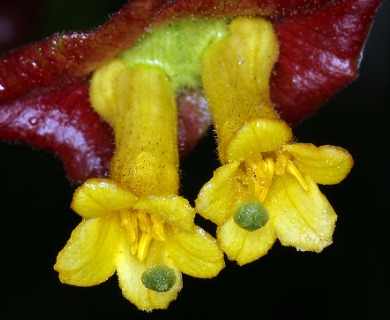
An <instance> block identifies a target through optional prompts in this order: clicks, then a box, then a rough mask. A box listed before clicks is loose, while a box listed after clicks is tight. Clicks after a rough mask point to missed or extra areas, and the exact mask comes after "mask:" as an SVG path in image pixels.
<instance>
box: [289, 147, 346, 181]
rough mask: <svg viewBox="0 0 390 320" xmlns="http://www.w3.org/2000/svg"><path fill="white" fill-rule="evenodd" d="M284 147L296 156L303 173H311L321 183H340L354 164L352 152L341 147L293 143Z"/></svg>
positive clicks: (298, 166) (295, 158)
mask: <svg viewBox="0 0 390 320" xmlns="http://www.w3.org/2000/svg"><path fill="white" fill-rule="evenodd" d="M284 149H285V150H287V151H289V152H290V153H291V155H292V156H293V157H294V163H295V165H296V166H297V168H298V169H299V171H300V172H301V173H302V174H303V175H309V176H310V177H311V178H312V179H313V180H314V181H315V182H316V183H320V184H336V183H339V182H340V181H342V180H343V179H344V178H345V177H346V176H347V175H348V173H349V172H350V171H351V169H352V166H353V159H352V156H351V155H350V153H349V152H348V151H347V150H345V149H343V148H340V147H335V146H329V145H326V146H321V147H316V146H314V145H313V144H309V143H293V144H289V145H286V146H285V148H284Z"/></svg>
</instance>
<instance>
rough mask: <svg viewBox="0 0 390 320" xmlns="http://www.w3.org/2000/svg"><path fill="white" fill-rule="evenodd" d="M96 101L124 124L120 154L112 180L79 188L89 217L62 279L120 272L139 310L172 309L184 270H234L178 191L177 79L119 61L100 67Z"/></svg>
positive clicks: (76, 201)
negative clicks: (226, 267) (227, 267)
mask: <svg viewBox="0 0 390 320" xmlns="http://www.w3.org/2000/svg"><path fill="white" fill-rule="evenodd" d="M150 92H153V94H150ZM91 100H92V103H93V106H94V107H95V109H96V110H97V111H98V112H99V114H100V115H101V116H103V117H104V119H106V121H108V123H110V124H111V125H112V127H113V128H114V130H115V141H116V151H115V154H114V157H113V159H112V161H111V166H110V176H109V179H89V180H87V181H86V182H85V183H84V184H83V185H82V186H81V187H79V188H78V189H77V190H76V192H75V194H74V197H73V201H72V205H71V206H72V208H73V209H74V211H76V212H77V213H78V214H79V215H80V216H81V217H82V218H83V221H82V222H81V223H80V224H79V226H78V227H77V228H76V229H75V230H74V232H73V233H72V236H71V238H70V240H69V242H68V243H67V245H66V246H65V248H64V249H63V250H62V251H61V252H60V253H59V255H58V259H57V263H56V265H55V269H56V270H57V271H58V272H59V276H60V279H61V281H62V282H64V283H68V284H73V285H78V286H91V285H96V284H99V283H101V282H104V281H105V280H107V278H108V277H110V276H111V275H112V274H113V273H114V272H115V271H116V273H117V275H118V277H119V284H120V286H121V288H122V291H123V294H124V296H125V297H126V298H127V299H129V300H130V301H131V302H133V303H134V304H135V305H136V306H137V307H138V308H139V309H142V310H152V309H156V308H166V307H167V306H168V304H169V303H170V302H171V301H172V300H173V299H175V298H176V296H177V293H178V292H179V290H180V289H181V287H182V278H181V272H184V273H186V274H189V275H191V276H194V277H200V278H209V277H213V276H215V275H217V274H218V272H219V271H220V270H221V269H222V268H223V267H224V261H223V254H222V252H221V251H220V249H219V248H218V246H217V244H216V242H215V240H214V239H213V238H212V237H211V236H210V235H208V234H207V233H206V232H205V231H204V230H203V229H201V228H199V227H197V226H195V225H194V221H193V220H194V216H195V211H194V209H193V208H192V207H191V206H190V204H189V203H188V201H187V200H185V199H184V198H182V197H179V196H178V195H177V194H178V189H179V176H178V147H177V113H176V103H175V96H174V92H173V89H172V86H171V83H170V81H169V80H168V78H167V76H166V75H165V74H164V72H163V71H162V70H160V69H159V68H150V67H148V66H146V67H145V66H138V67H133V68H128V67H127V66H125V64H124V63H123V61H121V60H114V61H112V62H111V63H109V64H108V65H105V66H103V67H102V68H100V69H99V70H98V71H96V72H95V74H94V77H93V79H92V84H91Z"/></svg>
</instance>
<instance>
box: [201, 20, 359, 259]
mask: <svg viewBox="0 0 390 320" xmlns="http://www.w3.org/2000/svg"><path fill="white" fill-rule="evenodd" d="M277 56H278V42H277V39H276V36H275V34H274V31H273V28H272V25H271V24H270V23H269V22H267V21H266V20H263V19H254V18H239V19H236V20H234V21H233V22H232V23H231V25H230V35H229V36H228V37H226V38H225V39H223V40H221V41H220V42H218V43H215V44H213V45H211V46H210V48H209V49H208V50H207V52H206V53H205V54H204V56H203V66H202V67H203V70H202V81H203V87H204V90H205V93H206V96H207V99H208V103H209V107H210V110H211V114H212V119H213V122H214V125H215V129H216V133H217V137H218V148H219V157H220V160H221V162H222V164H223V166H222V167H220V168H219V169H217V170H216V171H215V173H214V177H213V178H212V179H211V180H210V181H209V182H208V183H206V184H205V186H204V187H203V188H202V190H201V191H200V193H199V196H198V199H197V200H196V210H197V212H199V213H200V214H201V215H202V216H203V217H205V218H207V219H210V220H211V221H213V222H214V223H216V224H217V225H218V229H217V236H218V241H219V243H220V246H221V248H222V250H223V251H224V252H225V253H226V254H227V256H228V257H229V259H231V260H236V261H237V262H238V263H239V264H240V265H243V264H246V263H249V262H252V261H254V260H256V259H258V258H260V257H261V256H263V255H264V254H266V253H267V252H268V250H269V249H270V248H271V247H272V245H273V243H274V242H275V241H276V239H277V238H278V239H279V240H280V241H281V243H282V244H283V245H286V246H294V247H296V248H297V249H299V250H309V251H315V252H320V251H321V250H322V249H323V248H325V247H326V246H328V245H330V244H331V243H332V234H333V231H334V227H335V221H336V218H337V217H336V213H335V212H334V210H333V208H332V206H331V205H330V204H329V202H328V201H327V199H326V197H325V196H324V195H323V194H322V193H321V192H320V190H319V189H318V186H317V183H319V184H337V183H339V182H340V181H341V180H343V179H344V178H345V177H346V176H347V174H348V173H349V171H350V170H351V168H352V165H353V160H352V157H351V156H350V154H349V153H348V152H347V151H346V150H344V149H342V148H338V147H333V146H322V147H315V146H314V145H312V144H305V143H294V142H293V141H292V138H293V135H292V131H291V129H290V127H289V126H288V125H287V124H286V123H284V122H283V121H282V120H280V119H279V117H278V115H277V113H276V112H275V111H274V107H273V105H272V102H271V99H270V94H269V78H270V74H271V71H272V68H273V65H274V63H275V61H276V59H277Z"/></svg>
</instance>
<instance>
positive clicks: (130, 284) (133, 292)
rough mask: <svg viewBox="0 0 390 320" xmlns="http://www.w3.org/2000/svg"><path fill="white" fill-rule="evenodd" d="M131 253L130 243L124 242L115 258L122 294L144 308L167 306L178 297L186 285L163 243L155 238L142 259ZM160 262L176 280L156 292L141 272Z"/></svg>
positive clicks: (140, 307) (147, 309)
mask: <svg viewBox="0 0 390 320" xmlns="http://www.w3.org/2000/svg"><path fill="white" fill-rule="evenodd" d="M130 252H131V248H130V245H129V243H128V242H122V243H121V246H120V249H119V253H118V254H117V256H116V260H115V265H116V269H117V275H118V278H119V286H120V287H121V289H122V293H123V295H124V296H125V298H126V299H128V300H130V301H131V302H132V303H134V304H135V305H136V306H137V307H138V308H139V309H141V310H146V311H151V310H153V309H166V308H167V307H168V305H169V303H170V302H171V301H173V300H175V299H176V297H177V294H178V293H179V291H180V289H181V288H182V286H183V281H182V275H181V272H180V270H178V268H177V267H176V266H175V265H174V264H173V263H172V261H171V260H170V259H168V258H167V254H166V250H164V247H163V243H162V242H160V241H152V242H151V244H150V246H149V249H148V255H147V256H146V259H145V260H144V261H142V262H140V261H139V260H138V259H137V258H136V257H135V256H133V255H131V254H130ZM158 264H165V265H167V266H169V267H170V268H172V269H173V270H174V272H175V276H176V282H175V284H174V286H173V287H172V288H171V289H170V290H169V291H167V292H156V291H153V290H150V289H147V288H146V287H145V286H144V284H143V283H142V280H141V279H142V274H143V273H144V272H145V271H146V270H147V269H148V268H149V267H153V266H155V265H158Z"/></svg>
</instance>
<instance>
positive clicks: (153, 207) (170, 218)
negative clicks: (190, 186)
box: [133, 196, 195, 231]
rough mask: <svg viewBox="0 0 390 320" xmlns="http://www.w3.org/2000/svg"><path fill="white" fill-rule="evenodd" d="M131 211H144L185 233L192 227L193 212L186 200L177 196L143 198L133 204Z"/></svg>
mask: <svg viewBox="0 0 390 320" xmlns="http://www.w3.org/2000/svg"><path fill="white" fill-rule="evenodd" d="M133 209H139V210H145V211H146V212H148V213H150V214H152V215H156V216H158V217H160V218H161V219H162V220H163V221H165V222H167V223H169V224H171V225H172V226H174V227H176V228H181V229H183V230H186V231H191V230H192V228H193V226H194V217H195V210H194V209H193V208H192V207H191V205H190V204H189V202H188V201H187V200H186V199H184V198H182V197H179V196H171V197H157V196H150V197H143V198H141V199H140V200H138V201H137V202H136V203H135V204H134V206H133Z"/></svg>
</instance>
